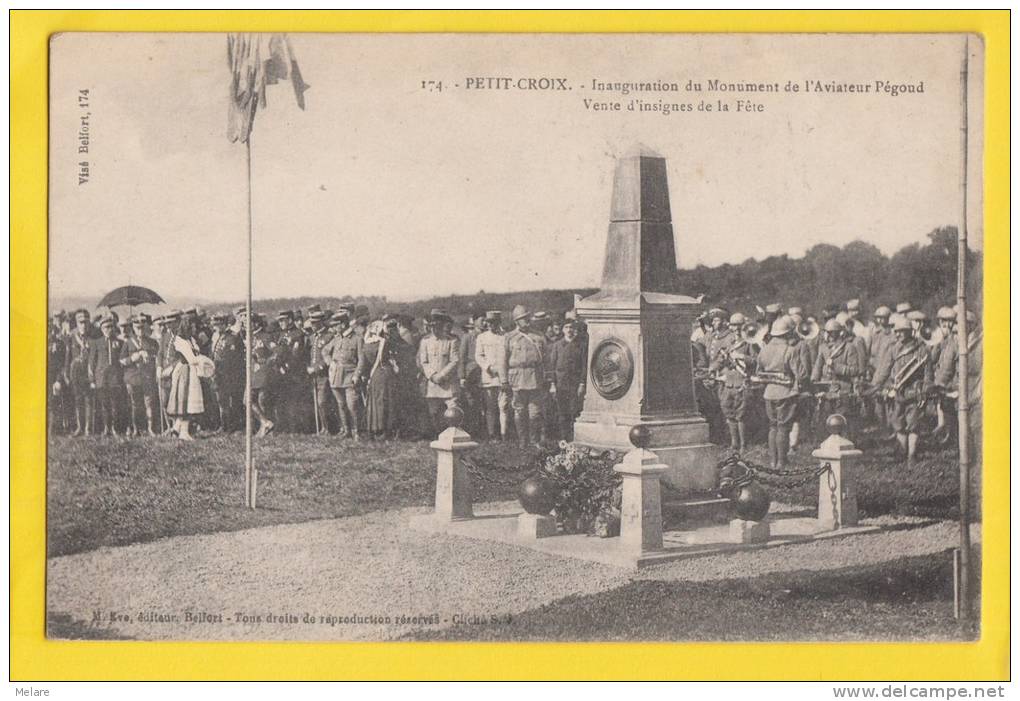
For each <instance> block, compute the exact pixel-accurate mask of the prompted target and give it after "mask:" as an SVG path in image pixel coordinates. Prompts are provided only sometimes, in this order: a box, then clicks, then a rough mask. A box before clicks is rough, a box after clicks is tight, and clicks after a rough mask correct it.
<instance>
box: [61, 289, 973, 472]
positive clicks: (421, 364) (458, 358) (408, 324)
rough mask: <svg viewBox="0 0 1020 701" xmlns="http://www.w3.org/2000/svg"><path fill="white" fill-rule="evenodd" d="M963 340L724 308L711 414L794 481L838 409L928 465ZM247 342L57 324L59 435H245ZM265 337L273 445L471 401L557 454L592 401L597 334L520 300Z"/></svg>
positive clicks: (105, 322) (311, 312)
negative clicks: (792, 460)
mask: <svg viewBox="0 0 1020 701" xmlns="http://www.w3.org/2000/svg"><path fill="white" fill-rule="evenodd" d="M968 319H969V321H968V323H969V325H970V339H969V344H970V345H971V346H976V347H977V351H976V352H975V353H974V354H973V355H974V356H975V358H976V367H977V375H978V377H977V380H978V381H977V382H976V383H974V384H975V386H976V387H977V388H978V389H977V390H976V391H977V392H980V347H979V346H980V342H981V330H980V326H979V324H978V317H977V316H976V315H973V314H971V313H968ZM419 321H420V324H421V328H420V329H419V327H418V322H419ZM955 327H956V312H955V310H954V309H952V308H950V307H942V308H940V309H939V310H938V311H937V313H936V314H935V318H934V319H929V318H928V317H927V315H926V314H925V313H924V312H923V311H920V310H915V309H913V307H912V305H910V304H909V303H907V302H903V303H900V304H898V305H896V307H895V310H893V309H890V308H889V307H886V306H879V307H878V308H877V309H876V310H875V311H874V313H873V314H872V318H871V320H870V321H869V322H867V323H865V321H864V320H863V319H862V318H861V304H860V301H859V300H849V301H848V302H846V303H845V304H843V305H839V306H838V307H831V308H827V309H825V310H822V311H821V312H820V315H819V317H818V318H816V317H814V316H810V315H806V314H805V313H804V311H803V310H802V309H801V308H798V307H795V306H792V307H789V308H787V309H783V308H782V307H781V306H780V305H778V304H771V305H769V306H767V307H766V308H764V309H758V310H757V313H756V314H755V315H753V318H752V317H751V316H748V315H745V314H743V313H741V312H734V313H730V312H729V311H727V310H725V309H722V308H714V309H711V310H709V311H707V312H705V313H704V314H702V315H701V316H699V317H698V321H697V325H696V327H695V328H694V329H693V331H692V334H691V353H692V365H693V370H694V377H695V378H696V382H695V387H696V395H697V399H698V405H699V408H700V410H701V412H702V414H703V415H704V416H705V417H706V418H707V419H708V421H709V423H710V425H711V427H712V431H713V435H714V437H715V439H716V441H717V442H720V443H722V444H724V445H725V444H726V442H727V441H728V443H729V447H730V448H731V449H732V450H734V451H738V452H743V451H745V450H746V449H747V448H748V446H749V445H750V444H751V443H752V442H753V441H754V437H755V435H756V433H757V431H758V429H759V427H761V429H764V427H765V426H767V427H768V437H767V444H768V450H769V456H770V462H771V463H772V465H773V466H777V467H780V468H782V467H783V466H785V464H786V462H787V456H788V453H789V451H790V450H795V449H796V447H797V445H798V444H799V442H800V441H801V439H802V438H803V437H804V436H805V435H806V434H807V433H808V432H810V431H812V430H814V429H816V428H817V427H818V424H819V423H820V421H824V418H825V417H826V416H828V415H830V414H842V415H843V416H844V417H845V418H847V420H848V421H849V424H850V430H851V432H852V433H856V432H860V431H864V430H872V431H873V430H878V431H884V432H887V433H888V437H889V438H890V440H891V439H892V437H893V436H895V439H896V442H897V445H898V446H899V448H900V450H901V451H902V455H903V457H904V458H906V459H911V460H912V459H913V458H914V456H915V455H916V453H917V450H918V440H919V435H922V434H925V435H932V436H934V437H936V438H937V439H939V440H946V439H948V438H949V437H951V436H952V435H953V430H952V427H953V426H954V425H955V424H954V421H955V406H956V405H955V402H956V400H957V399H958V398H957V396H956V394H957V384H958V380H957V367H956V366H957V362H956V361H957V338H956V330H955ZM246 339H247V315H246V313H245V308H243V307H242V308H239V309H236V310H234V313H233V314H228V313H217V314H212V315H208V314H206V313H204V312H203V311H202V310H199V309H188V310H185V311H183V312H181V311H172V312H170V313H168V314H165V315H163V316H160V317H157V318H151V317H150V316H149V315H146V314H135V315H134V316H131V317H130V318H125V319H120V318H119V317H118V315H117V314H116V313H114V312H112V311H111V312H109V313H107V314H105V315H103V316H102V317H101V318H98V319H95V318H93V317H92V316H91V315H90V314H89V312H88V311H87V310H84V309H79V310H77V311H75V312H71V313H67V312H61V313H58V314H56V315H54V317H53V319H52V320H51V324H50V330H49V386H50V388H51V390H52V397H51V400H50V425H51V430H52V431H54V432H56V433H66V434H69V435H72V436H79V435H89V434H93V433H98V434H100V435H118V434H120V433H124V434H126V435H127V436H140V435H146V434H147V435H159V434H170V435H175V436H177V437H179V438H181V439H184V440H190V439H193V438H194V437H195V436H196V435H197V434H199V433H219V432H226V433H229V432H234V431H241V430H244V425H245V401H246V399H245V388H246V386H249V383H248V379H247V377H246V363H245V344H246ZM251 339H252V366H251V377H250V392H249V394H248V401H249V402H250V405H251V413H252V417H253V431H256V434H255V435H257V436H265V435H267V434H269V433H271V432H274V431H276V432H287V433H309V434H310V433H318V434H334V435H338V436H340V437H342V438H346V439H350V440H354V441H358V440H362V439H365V438H369V439H373V440H389V439H395V438H403V439H415V438H431V437H434V436H435V435H436V434H437V433H438V432H439V431H440V430H442V429H443V428H444V427H445V423H444V418H443V414H444V412H446V410H447V409H448V408H450V407H454V406H456V407H458V408H460V409H461V410H462V412H463V416H464V427H465V429H466V430H468V432H469V433H470V434H471V435H472V436H474V437H476V438H483V439H485V438H487V439H490V440H507V441H511V440H516V441H518V442H519V443H520V444H521V445H522V446H529V445H535V444H538V445H542V444H548V443H550V442H552V441H556V440H568V441H569V440H571V439H572V431H573V422H574V419H575V418H576V417H577V416H578V415H579V413H580V411H581V407H582V404H583V400H584V395H585V392H586V388H587V374H588V373H587V367H586V366H587V362H588V350H587V347H588V342H587V333H586V328H585V325H584V323H583V322H582V321H580V320H579V319H578V318H577V316H576V314H575V313H574V312H573V310H569V311H567V312H565V313H563V314H555V313H551V312H546V311H536V312H533V313H532V312H529V311H528V310H527V309H526V308H525V307H523V306H522V305H517V306H516V307H514V309H513V311H512V312H511V313H510V314H509V315H506V316H505V315H504V314H503V313H502V312H500V311H488V312H485V313H479V314H475V315H472V316H471V318H467V319H464V320H462V321H461V322H460V323H457V322H456V321H455V320H454V319H453V317H452V316H451V315H450V314H449V313H447V312H446V311H445V310H442V309H433V310H432V311H431V313H430V314H429V315H428V316H426V317H425V318H423V319H421V320H415V319H413V318H411V317H409V316H407V315H404V314H397V313H387V314H383V315H381V316H379V317H377V318H375V319H373V317H372V316H371V315H370V313H369V310H368V308H367V307H364V306H354V305H350V306H345V307H342V308H341V309H338V310H327V309H321V308H320V307H319V306H318V305H312V306H310V307H308V308H306V309H302V310H284V311H281V312H279V313H277V314H276V315H275V317H274V318H273V319H267V317H266V316H264V315H262V314H258V313H253V314H252V315H251ZM971 366H972V367H975V363H974V362H972V364H971ZM978 404H979V402H978ZM926 422H927V423H926ZM762 433H764V431H762ZM762 437H763V438H764V435H763V436H762Z"/></svg>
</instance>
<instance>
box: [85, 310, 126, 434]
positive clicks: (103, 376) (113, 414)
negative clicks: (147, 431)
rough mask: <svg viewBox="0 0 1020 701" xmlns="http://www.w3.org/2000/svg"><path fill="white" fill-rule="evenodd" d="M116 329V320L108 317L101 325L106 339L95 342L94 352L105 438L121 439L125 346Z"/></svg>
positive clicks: (97, 390)
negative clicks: (119, 406)
mask: <svg viewBox="0 0 1020 701" xmlns="http://www.w3.org/2000/svg"><path fill="white" fill-rule="evenodd" d="M116 325H117V322H116V321H115V320H114V319H113V317H109V316H108V317H105V318H104V319H103V320H102V322H101V323H100V324H99V329H100V330H101V331H102V334H103V335H102V337H101V338H97V339H95V341H94V342H93V343H92V348H91V351H92V353H91V359H90V363H91V365H92V373H91V374H92V381H93V384H94V386H95V390H96V404H97V405H98V406H99V416H100V418H101V419H102V420H103V432H102V435H104V436H110V435H113V436H116V435H117V424H116V420H117V396H118V394H119V393H120V392H121V391H122V390H123V389H124V374H123V370H122V368H121V364H120V355H121V351H122V350H123V346H124V342H123V341H121V340H120V339H119V338H117V329H116Z"/></svg>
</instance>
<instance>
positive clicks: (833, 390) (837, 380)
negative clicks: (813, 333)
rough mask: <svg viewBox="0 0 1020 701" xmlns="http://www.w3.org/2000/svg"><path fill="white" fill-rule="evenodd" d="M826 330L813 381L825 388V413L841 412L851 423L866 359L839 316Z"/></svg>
mask: <svg viewBox="0 0 1020 701" xmlns="http://www.w3.org/2000/svg"><path fill="white" fill-rule="evenodd" d="M824 333H825V341H824V342H823V343H822V344H821V346H819V348H818V356H817V357H816V358H815V365H814V369H813V370H812V372H811V381H812V382H813V383H814V384H816V385H821V388H822V390H823V391H824V395H823V397H822V411H821V415H822V416H829V415H830V414H840V415H841V416H843V417H844V418H845V419H846V420H847V422H848V425H851V422H852V420H853V419H854V418H855V416H854V409H855V404H854V402H855V401H856V393H857V386H858V383H859V382H860V380H861V378H862V377H863V376H864V367H865V365H864V361H863V358H862V356H861V353H860V352H859V351H858V349H857V348H856V347H855V346H854V343H853V342H852V341H851V340H850V338H849V336H850V332H849V331H848V330H847V328H846V327H845V326H844V325H843V324H841V323H840V322H839V321H838V320H837V319H829V320H828V321H826V322H825V332H824Z"/></svg>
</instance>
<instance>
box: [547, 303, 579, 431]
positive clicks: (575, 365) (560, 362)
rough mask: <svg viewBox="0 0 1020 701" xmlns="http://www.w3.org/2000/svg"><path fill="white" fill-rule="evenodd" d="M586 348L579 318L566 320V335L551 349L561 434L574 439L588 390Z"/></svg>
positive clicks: (551, 385)
mask: <svg viewBox="0 0 1020 701" xmlns="http://www.w3.org/2000/svg"><path fill="white" fill-rule="evenodd" d="M586 356H587V354H586V351H585V348H584V347H583V346H582V344H581V341H580V340H579V339H578V337H577V322H576V321H573V320H567V321H565V322H564V323H563V338H561V339H559V340H557V341H556V342H555V343H553V344H552V347H551V348H550V349H549V378H550V383H549V394H550V395H551V396H552V398H553V402H554V404H555V409H556V411H555V415H556V419H557V422H558V424H557V427H558V430H559V435H560V438H562V439H563V440H567V441H572V440H574V419H576V418H577V416H578V414H580V413H581V407H582V405H583V404H584V393H585V379H586V372H585V365H586V363H587V362H588V358H587V357H586Z"/></svg>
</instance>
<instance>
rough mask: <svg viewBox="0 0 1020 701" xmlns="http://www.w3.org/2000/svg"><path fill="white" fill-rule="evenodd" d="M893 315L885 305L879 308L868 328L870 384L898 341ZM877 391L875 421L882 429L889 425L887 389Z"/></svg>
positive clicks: (874, 398) (874, 407) (874, 399)
mask: <svg viewBox="0 0 1020 701" xmlns="http://www.w3.org/2000/svg"><path fill="white" fill-rule="evenodd" d="M891 314H892V310H891V309H889V307H887V306H885V305H882V306H880V307H878V309H876V310H875V313H874V314H873V315H872V322H871V324H870V326H869V327H868V369H867V379H868V382H869V383H871V378H873V377H874V376H875V372H876V370H877V369H878V363H879V361H880V360H881V359H882V356H883V355H884V354H885V353H886V351H887V350H888V348H889V346H890V345H892V344H893V343H895V341H896V339H895V337H894V336H893V332H892V326H891V325H890V324H889V317H890V315H891ZM876 389H877V391H876V393H875V395H874V396H873V398H872V408H873V410H874V415H875V421H876V423H877V424H878V426H879V428H880V429H882V428H884V427H885V426H887V425H888V424H889V419H888V416H887V414H886V397H885V393H884V390H885V388H884V387H880V388H876Z"/></svg>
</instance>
